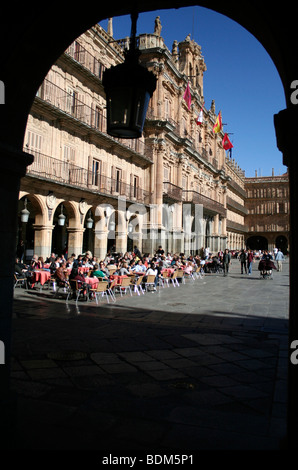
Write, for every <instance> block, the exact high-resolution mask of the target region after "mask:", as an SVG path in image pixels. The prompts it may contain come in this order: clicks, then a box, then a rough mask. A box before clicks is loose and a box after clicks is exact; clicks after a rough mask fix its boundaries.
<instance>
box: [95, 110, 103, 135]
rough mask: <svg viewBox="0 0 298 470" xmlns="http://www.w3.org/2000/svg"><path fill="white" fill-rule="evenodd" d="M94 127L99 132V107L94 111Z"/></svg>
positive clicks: (100, 120) (100, 128)
mask: <svg viewBox="0 0 298 470" xmlns="http://www.w3.org/2000/svg"><path fill="white" fill-rule="evenodd" d="M94 127H95V129H98V130H100V131H101V130H102V110H101V109H100V107H99V106H96V107H95V111H94Z"/></svg>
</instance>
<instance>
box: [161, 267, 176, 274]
mask: <svg viewBox="0 0 298 470" xmlns="http://www.w3.org/2000/svg"><path fill="white" fill-rule="evenodd" d="M174 271H175V269H174V268H164V269H162V270H161V274H163V273H168V274H173V272H174Z"/></svg>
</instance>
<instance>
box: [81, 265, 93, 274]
mask: <svg viewBox="0 0 298 470" xmlns="http://www.w3.org/2000/svg"><path fill="white" fill-rule="evenodd" d="M90 269H92V268H87V267H85V266H80V267H79V268H78V271H79V273H80V274H82V273H88V272H89V271H90Z"/></svg>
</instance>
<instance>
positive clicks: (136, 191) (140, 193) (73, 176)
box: [24, 149, 149, 204]
mask: <svg viewBox="0 0 298 470" xmlns="http://www.w3.org/2000/svg"><path fill="white" fill-rule="evenodd" d="M24 151H25V152H30V153H31V154H32V155H34V162H33V163H32V164H31V165H30V166H28V168H27V175H29V176H37V177H39V178H44V179H46V180H48V181H52V182H57V183H62V184H69V185H70V186H73V187H78V188H80V189H81V190H89V191H96V192H98V193H100V194H105V195H109V196H121V197H125V198H126V199H128V200H131V201H135V202H139V203H143V204H149V192H148V191H145V190H144V189H142V188H140V187H137V186H133V185H130V184H127V183H124V182H123V181H121V180H116V179H113V178H109V177H107V176H105V175H102V174H101V173H99V172H93V171H91V170H87V169H86V168H81V167H78V166H76V165H73V164H72V163H69V162H63V161H61V160H58V159H56V158H53V157H50V156H48V155H44V154H41V153H38V152H34V151H30V150H28V149H24Z"/></svg>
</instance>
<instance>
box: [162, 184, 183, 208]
mask: <svg viewBox="0 0 298 470" xmlns="http://www.w3.org/2000/svg"><path fill="white" fill-rule="evenodd" d="M163 200H164V201H165V202H169V203H172V202H181V201H182V188H180V187H179V186H176V185H175V184H173V183H170V182H169V181H164V183H163Z"/></svg>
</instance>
